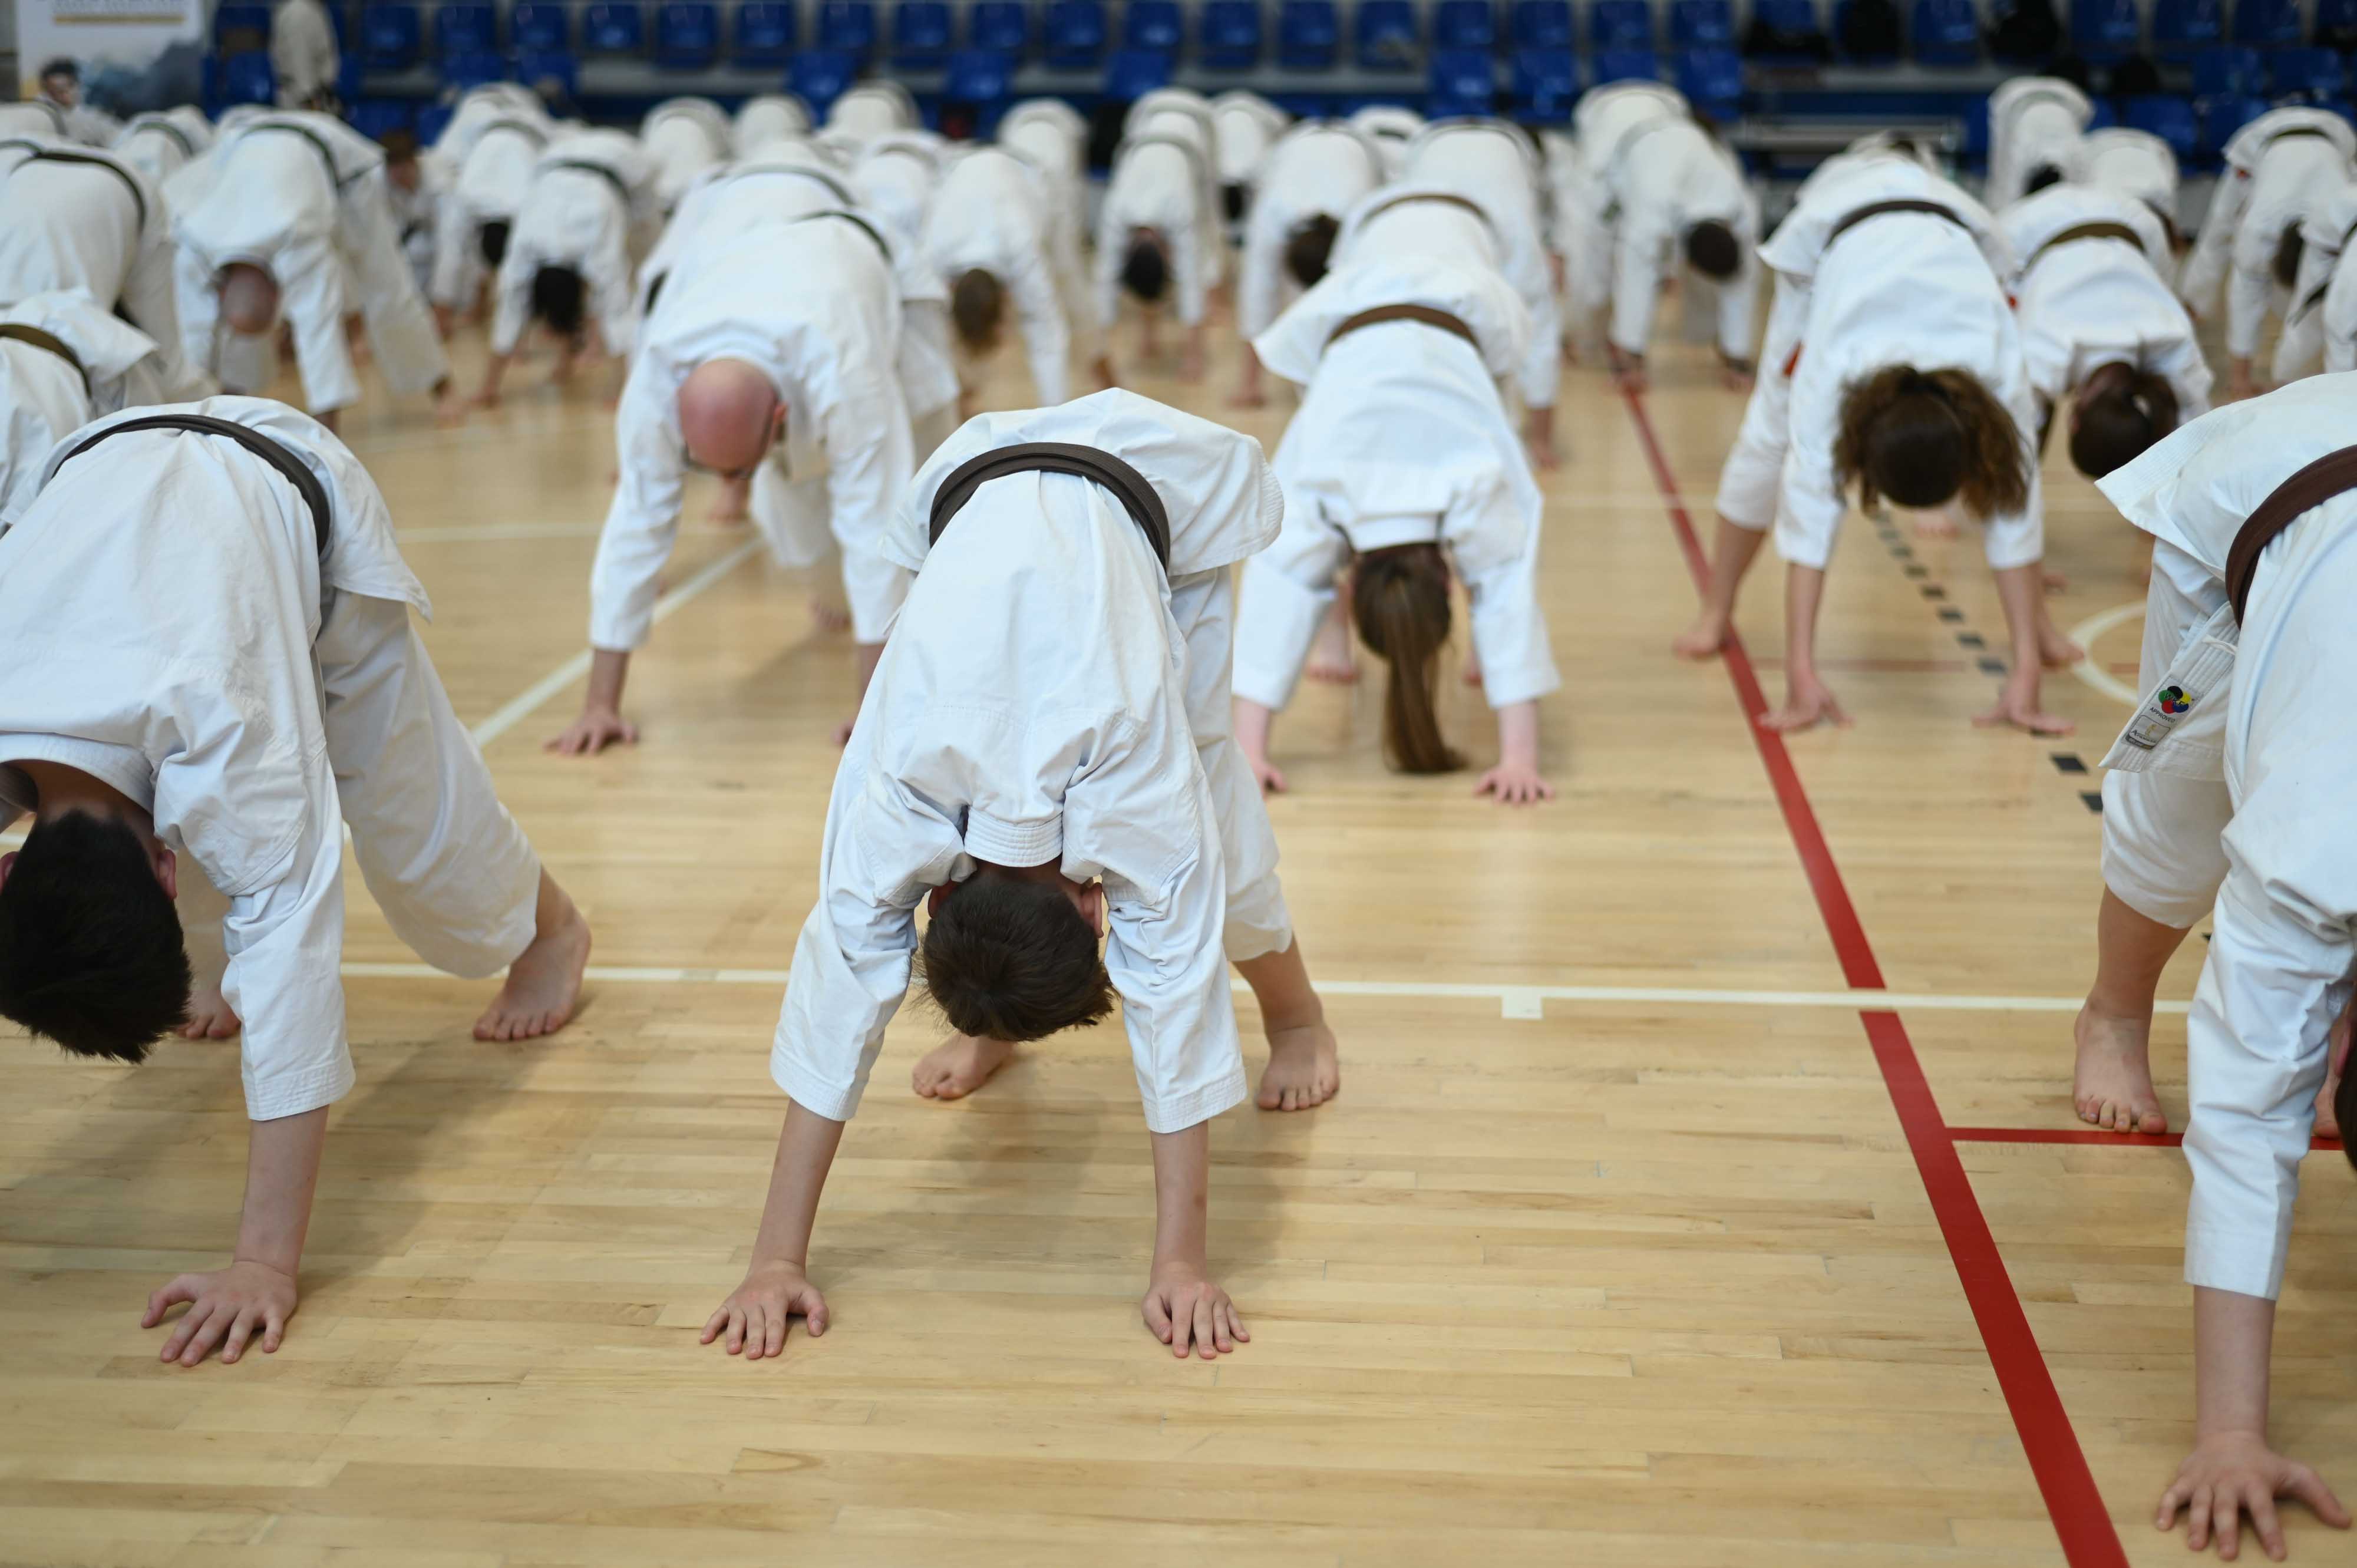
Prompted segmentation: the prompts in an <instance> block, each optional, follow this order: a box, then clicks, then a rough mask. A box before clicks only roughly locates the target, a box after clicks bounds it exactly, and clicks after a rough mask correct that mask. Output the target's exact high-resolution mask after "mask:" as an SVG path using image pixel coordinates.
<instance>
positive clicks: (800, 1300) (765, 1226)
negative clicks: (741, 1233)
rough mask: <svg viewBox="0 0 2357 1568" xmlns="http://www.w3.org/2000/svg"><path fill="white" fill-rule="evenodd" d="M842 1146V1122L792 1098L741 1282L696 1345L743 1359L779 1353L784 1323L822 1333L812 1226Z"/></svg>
mask: <svg viewBox="0 0 2357 1568" xmlns="http://www.w3.org/2000/svg"><path fill="white" fill-rule="evenodd" d="M842 1142H843V1123H842V1122H831V1121H829V1120H827V1118H825V1117H823V1116H821V1115H819V1114H818V1113H817V1112H813V1111H807V1110H804V1109H803V1108H802V1106H801V1105H800V1104H798V1103H796V1102H795V1101H787V1102H786V1124H785V1126H784V1127H783V1128H782V1129H780V1132H779V1133H778V1157H777V1160H776V1162H775V1163H774V1164H773V1165H771V1166H770V1196H769V1198H768V1200H767V1201H766V1202H764V1203H763V1204H762V1206H761V1229H760V1230H759V1231H757V1232H756V1233H755V1234H754V1237H753V1260H752V1262H751V1263H750V1264H748V1266H747V1268H746V1270H745V1283H743V1284H740V1285H738V1286H737V1289H736V1291H735V1292H734V1293H733V1294H730V1296H729V1297H728V1299H727V1300H726V1301H724V1302H722V1303H721V1304H720V1305H719V1308H718V1309H717V1310H716V1311H715V1312H714V1313H713V1315H712V1316H711V1317H710V1319H709V1320H707V1321H706V1322H705V1325H704V1337H703V1340H702V1343H704V1344H706V1345H709V1344H711V1343H712V1342H713V1341H714V1340H715V1339H722V1338H723V1337H724V1336H725V1340H724V1341H723V1342H724V1344H725V1347H726V1349H727V1351H728V1353H729V1354H730V1355H731V1356H735V1355H738V1354H740V1353H741V1354H742V1355H743V1356H744V1358H745V1359H747V1360H748V1361H758V1360H759V1359H762V1358H763V1357H764V1356H775V1355H778V1354H779V1353H780V1351H782V1350H783V1349H784V1348H785V1344H786V1325H787V1323H788V1321H789V1320H791V1319H792V1318H795V1317H800V1318H802V1319H803V1321H805V1322H806V1323H808V1324H809V1326H810V1331H811V1335H812V1337H817V1336H819V1335H821V1334H823V1333H825V1332H826V1324H827V1315H826V1299H825V1298H824V1297H823V1296H822V1295H820V1294H819V1293H818V1287H817V1286H816V1285H813V1283H811V1282H810V1273H809V1270H810V1242H811V1230H812V1228H813V1226H814V1225H815V1224H816V1223H817V1221H818V1199H819V1194H820V1193H822V1192H823V1191H824V1190H825V1189H826V1173H827V1172H828V1171H829V1170H831V1169H833V1168H834V1151H835V1149H836V1148H837V1147H838V1146H839V1145H840V1144H842Z"/></svg>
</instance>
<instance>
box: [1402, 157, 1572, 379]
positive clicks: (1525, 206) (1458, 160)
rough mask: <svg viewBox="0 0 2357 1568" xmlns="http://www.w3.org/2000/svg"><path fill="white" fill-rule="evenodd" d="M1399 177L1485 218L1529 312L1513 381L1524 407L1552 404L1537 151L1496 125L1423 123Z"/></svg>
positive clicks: (1554, 362)
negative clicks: (1471, 205)
mask: <svg viewBox="0 0 2357 1568" xmlns="http://www.w3.org/2000/svg"><path fill="white" fill-rule="evenodd" d="M1405 178H1406V179H1407V180H1408V181H1409V182H1410V183H1412V184H1415V185H1420V186H1437V187H1438V188H1442V189H1444V190H1450V191H1454V192H1455V193H1457V194H1458V195H1459V196H1462V197H1464V198H1466V199H1468V200H1469V201H1473V202H1476V203H1478V204H1480V207H1481V209H1482V210H1483V211H1485V212H1487V213H1488V214H1489V215H1490V222H1491V227H1493V228H1494V229H1495V230H1496V231H1497V237H1498V246H1499V251H1498V260H1499V264H1500V265H1501V267H1502V268H1503V270H1504V272H1505V274H1506V281H1507V282H1508V283H1511V284H1512V285H1514V292H1516V293H1517V294H1519V295H1522V296H1523V306H1524V307H1525V308H1526V309H1528V310H1529V311H1530V313H1531V336H1530V340H1529V342H1528V343H1527V344H1526V345H1525V346H1524V348H1523V355H1524V358H1523V364H1522V366H1521V368H1520V369H1519V370H1518V371H1516V372H1515V381H1516V384H1517V386H1518V387H1519V389H1520V390H1521V392H1522V394H1523V405H1524V406H1525V407H1528V408H1552V407H1554V406H1555V390H1556V385H1557V383H1558V382H1559V381H1561V380H1562V377H1563V317H1562V315H1561V312H1560V311H1559V310H1558V309H1557V307H1556V305H1555V269H1554V268H1553V266H1551V265H1550V264H1549V263H1548V260H1547V239H1546V218H1545V214H1544V212H1543V211H1542V210H1541V209H1540V206H1539V188H1538V152H1537V149H1535V148H1534V147H1533V146H1532V145H1531V143H1530V140H1529V138H1528V137H1526V136H1524V135H1523V134H1522V133H1521V132H1520V131H1517V130H1516V129H1514V128H1513V127H1512V125H1509V124H1506V123H1505V122H1504V121H1502V120H1478V121H1465V120H1449V121H1443V122H1441V123H1440V124H1436V125H1429V126H1426V128H1425V129H1424V130H1423V131H1422V132H1421V133H1419V134H1417V136H1416V138H1415V142H1414V143H1413V144H1412V145H1410V146H1409V148H1408V157H1407V173H1406V176H1405Z"/></svg>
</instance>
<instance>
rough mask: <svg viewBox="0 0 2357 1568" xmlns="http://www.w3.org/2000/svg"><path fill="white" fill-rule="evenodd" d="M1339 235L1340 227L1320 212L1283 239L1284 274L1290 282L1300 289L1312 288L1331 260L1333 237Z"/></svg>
mask: <svg viewBox="0 0 2357 1568" xmlns="http://www.w3.org/2000/svg"><path fill="white" fill-rule="evenodd" d="M1341 231H1342V225H1340V223H1337V222H1336V221H1335V220H1333V218H1332V217H1331V215H1329V214H1328V213H1324V212H1320V213H1318V214H1317V215H1316V216H1315V217H1311V218H1305V219H1303V220H1301V221H1300V222H1298V223H1296V224H1295V225H1294V226H1293V231H1292V232H1291V233H1290V234H1287V235H1286V237H1285V270H1286V272H1289V273H1291V274H1293V281H1294V282H1296V283H1297V284H1299V285H1301V286H1302V287H1304V288H1311V287H1314V286H1316V285H1317V283H1318V279H1319V278H1322V277H1324V276H1325V275H1326V268H1327V266H1328V264H1329V263H1330V262H1332V260H1333V258H1334V237H1335V236H1336V235H1337V234H1340V232H1341Z"/></svg>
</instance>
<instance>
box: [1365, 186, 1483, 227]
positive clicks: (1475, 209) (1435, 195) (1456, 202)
mask: <svg viewBox="0 0 2357 1568" xmlns="http://www.w3.org/2000/svg"><path fill="white" fill-rule="evenodd" d="M1419 201H1437V202H1438V203H1439V204H1440V205H1441V206H1443V207H1461V208H1463V209H1465V210H1466V211H1468V212H1470V213H1471V214H1473V216H1474V217H1476V218H1479V219H1480V220H1481V227H1482V228H1484V229H1489V230H1491V231H1493V232H1494V231H1495V230H1496V225H1494V224H1492V223H1491V221H1490V215H1489V214H1488V213H1487V212H1485V211H1483V210H1482V209H1481V204H1480V202H1478V201H1475V200H1473V199H1470V198H1469V197H1463V196H1456V195H1452V194H1451V193H1449V192H1448V191H1445V190H1410V191H1403V192H1402V193H1401V194H1399V195H1397V196H1394V197H1393V198H1392V199H1390V200H1388V201H1378V202H1376V203H1375V204H1374V205H1373V206H1372V207H1370V208H1368V209H1367V210H1366V211H1365V212H1364V213H1362V214H1361V216H1360V219H1359V226H1360V227H1361V228H1364V227H1366V226H1367V225H1368V224H1369V223H1371V222H1372V221H1373V220H1374V219H1375V215H1376V214H1377V213H1381V212H1389V211H1390V210H1391V209H1393V208H1394V207H1412V206H1414V205H1415V203H1417V202H1419Z"/></svg>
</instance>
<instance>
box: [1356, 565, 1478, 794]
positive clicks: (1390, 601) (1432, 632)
mask: <svg viewBox="0 0 2357 1568" xmlns="http://www.w3.org/2000/svg"><path fill="white" fill-rule="evenodd" d="M1351 609H1352V612H1353V615H1354V616H1355V618H1356V619H1357V621H1358V623H1359V638H1360V640H1361V641H1363V642H1364V643H1365V644H1366V645H1367V647H1368V648H1369V649H1370V650H1372V652H1373V653H1374V654H1375V655H1376V656H1377V657H1378V658H1381V659H1383V660H1384V661H1386V662H1387V663H1389V664H1390V665H1391V676H1390V678H1389V679H1388V680H1387V681H1385V682H1384V683H1383V756H1384V757H1385V758H1386V759H1387V760H1388V761H1389V762H1390V763H1391V765H1392V766H1393V767H1394V768H1398V769H1399V770H1400V771H1401V772H1403V773H1453V772H1455V771H1456V770H1457V769H1458V768H1462V767H1464V766H1465V759H1464V758H1463V757H1459V756H1458V755H1457V753H1456V752H1455V751H1453V750H1451V749H1450V748H1449V745H1448V740H1447V739H1446V738H1445V737H1444V736H1442V735H1441V733H1440V714H1438V712H1437V710H1436V708H1435V705H1434V696H1433V687H1434V683H1435V682H1437V679H1438V678H1439V664H1440V650H1441V649H1442V648H1444V647H1445V646H1447V644H1448V622H1449V606H1448V562H1447V560H1445V559H1444V558H1443V557H1442V555H1441V553H1440V546H1439V545H1437V544H1400V545H1394V546H1393V547H1392V548H1391V549H1388V550H1370V551H1368V552H1367V553H1365V554H1364V555H1361V556H1360V557H1359V570H1358V580H1357V582H1356V584H1355V585H1354V586H1353V587H1352V589H1351Z"/></svg>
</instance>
